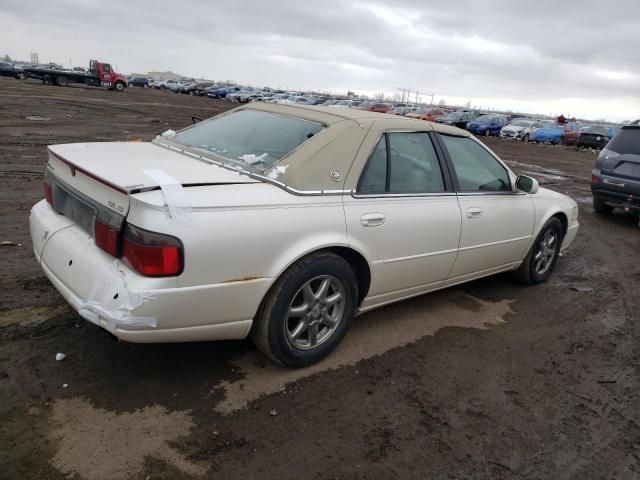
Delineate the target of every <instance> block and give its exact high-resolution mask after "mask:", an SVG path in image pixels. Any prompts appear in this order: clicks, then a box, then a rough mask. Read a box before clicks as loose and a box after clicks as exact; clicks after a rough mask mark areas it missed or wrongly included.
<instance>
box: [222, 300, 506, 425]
mask: <svg viewBox="0 0 640 480" xmlns="http://www.w3.org/2000/svg"><path fill="white" fill-rule="evenodd" d="M513 301H514V300H502V301H500V302H487V301H484V300H480V299H478V298H475V297H472V296H470V295H467V294H465V293H464V292H461V291H447V292H440V293H434V294H431V295H427V296H422V297H419V298H417V299H414V300H409V301H405V302H401V303H398V304H396V305H394V306H393V308H382V309H380V310H374V311H373V312H370V313H368V314H366V315H363V316H362V317H359V318H356V319H355V320H354V322H353V324H352V325H351V329H350V331H349V333H348V334H347V335H346V337H345V338H344V340H343V341H342V343H341V344H340V345H339V346H338V348H337V349H336V350H335V351H334V352H333V353H332V354H331V355H330V356H329V357H327V358H326V359H324V360H323V361H322V362H320V363H317V364H315V365H312V366H311V367H307V368H304V369H296V370H291V369H287V368H283V367H280V366H278V365H276V364H274V363H273V362H271V361H268V365H267V366H266V367H264V368H260V367H259V366H257V365H260V364H264V357H263V356H262V355H260V354H259V353H258V352H257V351H256V350H255V349H254V350H250V351H249V352H247V353H246V354H244V355H243V356H242V357H241V358H239V359H238V360H237V361H236V362H234V363H235V364H236V366H237V367H238V368H239V370H240V372H241V373H242V374H243V375H244V378H242V379H241V380H237V381H234V382H229V381H226V380H225V381H223V382H222V383H221V384H220V385H219V386H218V387H216V388H222V389H223V390H224V392H225V398H224V400H222V401H221V402H219V403H218V404H217V405H216V406H215V407H214V409H215V410H216V411H217V412H219V413H223V414H229V413H231V412H233V411H234V410H238V409H243V408H245V407H246V406H247V405H248V404H249V402H251V401H253V400H255V399H257V398H259V397H260V396H262V395H266V394H270V393H275V392H278V391H280V390H281V388H282V386H283V385H285V384H287V383H290V382H294V381H296V380H299V379H301V378H304V377H308V376H310V375H313V374H314V373H318V372H322V371H325V370H333V369H337V368H340V367H343V366H347V365H354V364H355V363H356V362H358V361H360V360H363V359H366V358H370V357H373V356H375V355H380V354H382V353H384V352H386V351H388V350H391V349H392V348H396V347H401V346H404V345H407V344H408V343H411V342H414V341H416V340H419V339H420V338H422V337H424V336H426V335H433V334H434V333H436V332H437V331H438V330H440V329H442V328H445V327H464V328H478V329H485V328H488V326H489V325H492V324H497V323H502V322H504V317H505V315H507V314H509V313H513V310H512V309H511V304H512V303H513Z"/></svg>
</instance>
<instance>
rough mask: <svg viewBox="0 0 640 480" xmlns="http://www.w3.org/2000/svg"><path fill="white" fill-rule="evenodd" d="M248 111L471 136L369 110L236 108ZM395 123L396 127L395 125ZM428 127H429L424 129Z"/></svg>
mask: <svg viewBox="0 0 640 480" xmlns="http://www.w3.org/2000/svg"><path fill="white" fill-rule="evenodd" d="M238 109H239V110H240V109H249V110H261V111H267V112H273V113H279V114H282V115H287V116H292V117H299V118H302V119H304V120H311V121H314V122H318V123H322V124H325V125H332V124H334V123H337V122H342V121H345V120H353V121H356V123H358V124H361V125H367V126H370V125H371V124H373V123H374V122H376V121H383V122H385V123H393V124H394V125H393V126H391V127H390V128H402V127H406V128H408V129H412V130H413V129H415V130H435V131H437V132H441V133H448V134H450V135H457V136H465V137H469V136H471V134H470V133H469V132H467V131H466V130H462V129H460V128H456V127H451V126H449V125H442V124H439V123H434V122H425V121H424V120H417V119H412V118H407V117H398V116H397V115H389V114H387V113H378V112H372V111H369V110H360V109H357V108H353V109H351V108H345V109H337V110H334V109H331V110H328V109H326V108H324V107H322V106H319V105H284V104H280V103H259V104H254V103H251V104H248V105H243V106H241V107H239V108H238ZM396 123H397V125H396ZM426 125H428V126H429V127H426Z"/></svg>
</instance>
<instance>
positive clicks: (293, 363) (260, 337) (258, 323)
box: [251, 252, 358, 368]
mask: <svg viewBox="0 0 640 480" xmlns="http://www.w3.org/2000/svg"><path fill="white" fill-rule="evenodd" d="M322 276H329V277H331V278H332V279H333V280H336V281H337V282H339V283H340V285H339V286H341V287H342V290H341V291H340V293H342V294H343V296H342V297H341V298H343V299H344V304H343V305H342V306H341V310H340V311H341V314H340V319H339V320H338V322H337V325H336V326H335V327H333V330H332V331H330V327H329V326H326V325H324V326H323V325H319V326H318V327H317V329H316V335H318V329H319V328H323V329H324V328H326V329H327V331H328V332H330V333H327V334H326V335H327V336H326V338H325V339H323V340H322V341H321V342H319V343H318V344H317V345H315V346H311V347H309V346H308V347H305V348H299V347H298V346H296V345H294V344H293V343H292V340H291V339H290V338H289V335H288V333H287V332H289V328H290V326H291V323H290V322H291V320H292V319H291V318H289V311H290V308H292V307H293V304H294V302H295V301H296V299H298V298H301V297H299V295H302V293H301V290H302V289H303V287H304V286H305V285H307V284H308V283H309V282H314V281H315V279H317V278H318V277H322ZM357 298H358V285H357V279H356V276H355V273H354V272H353V270H352V269H351V266H350V265H349V264H348V263H347V261H346V260H344V259H343V258H342V257H340V256H338V255H335V254H333V253H330V252H318V253H314V254H312V255H309V256H308V257H305V258H303V259H301V260H299V261H298V262H296V263H295V264H294V265H292V266H291V267H289V269H287V270H286V271H285V272H284V273H283V274H282V276H281V277H280V278H279V279H278V280H277V281H276V282H275V284H274V285H273V286H272V287H271V290H270V291H269V293H267V295H266V297H265V299H264V300H263V302H262V305H261V306H260V309H259V310H258V313H257V314H256V318H255V319H254V322H253V327H252V330H251V338H252V340H253V342H254V343H255V345H256V346H257V347H258V349H259V350H260V351H262V352H263V353H264V354H265V355H267V356H268V357H270V358H271V359H273V360H274V361H276V362H277V363H280V364H281V365H284V366H286V367H293V368H299V367H305V366H307V365H311V364H313V363H316V362H318V361H320V360H321V359H323V358H324V357H326V356H327V355H328V354H329V353H331V352H332V351H333V350H334V349H335V348H336V346H337V345H338V344H339V343H340V341H341V340H342V339H343V337H344V336H345V334H346V333H347V330H348V329H349V326H350V325H351V320H352V319H353V315H354V313H355V309H356V299H357ZM304 304H305V305H307V301H306V299H305V300H304ZM329 308H331V307H329ZM335 308H338V307H337V306H336V307H335ZM315 309H316V305H315V304H314V305H313V308H309V309H308V310H311V311H315ZM309 315H310V314H309ZM305 318H307V319H308V318H309V316H308V315H307V316H306V317H305ZM293 323H296V320H295V319H293ZM309 330H310V327H307V330H305V332H307V334H308V335H310V334H309V333H308V331H309ZM289 333H290V332H289ZM293 341H296V340H293Z"/></svg>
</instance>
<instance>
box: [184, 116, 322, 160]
mask: <svg viewBox="0 0 640 480" xmlns="http://www.w3.org/2000/svg"><path fill="white" fill-rule="evenodd" d="M322 128H323V126H322V124H320V123H317V122H312V121H309V120H303V119H300V118H294V117H287V116H284V115H278V114H276V113H270V112H261V111H257V110H239V111H237V112H233V113H230V114H228V115H223V116H221V117H217V118H213V119H211V120H207V121H204V122H200V123H198V124H196V125H194V126H193V127H190V128H187V129H185V130H183V131H181V132H178V133H176V134H175V135H173V136H172V137H171V141H173V142H176V143H179V144H182V145H185V146H188V147H191V148H195V149H198V150H203V151H205V152H208V153H212V154H214V155H216V156H217V157H222V158H223V159H224V158H226V159H229V160H232V161H234V162H236V163H237V162H241V163H245V164H247V165H250V166H252V167H253V168H255V169H257V170H260V171H262V172H264V171H265V170H266V169H268V168H269V167H270V166H271V165H273V164H274V163H275V162H277V161H278V160H280V159H281V158H282V157H284V156H286V155H287V154H289V153H290V152H291V151H293V150H295V149H296V148H297V147H298V146H300V145H302V144H303V143H304V142H306V141H307V140H308V139H310V138H311V137H313V136H314V135H315V134H317V133H318V132H319V131H320V130H322Z"/></svg>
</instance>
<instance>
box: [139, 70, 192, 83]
mask: <svg viewBox="0 0 640 480" xmlns="http://www.w3.org/2000/svg"><path fill="white" fill-rule="evenodd" d="M140 76H141V77H148V78H150V79H152V80H154V81H156V82H159V81H161V80H180V79H181V78H182V75H178V74H177V73H173V72H170V71H167V72H148V73H147V74H146V75H140Z"/></svg>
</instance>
